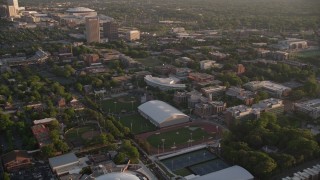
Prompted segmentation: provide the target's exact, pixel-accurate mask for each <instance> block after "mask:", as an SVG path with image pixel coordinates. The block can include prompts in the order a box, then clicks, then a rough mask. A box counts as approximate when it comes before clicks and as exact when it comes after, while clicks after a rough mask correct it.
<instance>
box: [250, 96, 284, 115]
mask: <svg viewBox="0 0 320 180" xmlns="http://www.w3.org/2000/svg"><path fill="white" fill-rule="evenodd" d="M252 108H256V109H260V110H261V112H271V113H274V114H282V113H283V112H284V104H283V101H282V100H281V99H275V98H270V99H265V100H262V101H259V103H257V104H253V105H252Z"/></svg>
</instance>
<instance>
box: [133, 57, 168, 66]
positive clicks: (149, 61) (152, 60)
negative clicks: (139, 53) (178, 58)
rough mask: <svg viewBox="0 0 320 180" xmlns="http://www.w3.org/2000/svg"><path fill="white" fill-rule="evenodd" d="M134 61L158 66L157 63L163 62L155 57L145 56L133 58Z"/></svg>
mask: <svg viewBox="0 0 320 180" xmlns="http://www.w3.org/2000/svg"><path fill="white" fill-rule="evenodd" d="M135 60H136V61H138V62H140V63H141V64H143V65H145V66H150V67H152V66H158V65H162V64H163V62H162V61H161V60H159V59H158V58H156V57H147V58H140V59H139V58H138V59H135Z"/></svg>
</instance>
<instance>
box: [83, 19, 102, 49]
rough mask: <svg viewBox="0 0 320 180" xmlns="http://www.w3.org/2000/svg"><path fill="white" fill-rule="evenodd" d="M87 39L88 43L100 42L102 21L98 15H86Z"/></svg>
mask: <svg viewBox="0 0 320 180" xmlns="http://www.w3.org/2000/svg"><path fill="white" fill-rule="evenodd" d="M86 39H87V42H88V43H92V42H100V22H99V18H98V17H86Z"/></svg>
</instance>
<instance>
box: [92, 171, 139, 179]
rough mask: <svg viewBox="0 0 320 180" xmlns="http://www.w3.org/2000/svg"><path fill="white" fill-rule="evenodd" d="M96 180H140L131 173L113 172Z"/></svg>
mask: <svg viewBox="0 0 320 180" xmlns="http://www.w3.org/2000/svg"><path fill="white" fill-rule="evenodd" d="M95 179H96V180H140V179H139V178H138V177H137V176H135V175H133V174H129V173H120V172H113V173H108V174H104V175H102V176H99V177H97V178H95Z"/></svg>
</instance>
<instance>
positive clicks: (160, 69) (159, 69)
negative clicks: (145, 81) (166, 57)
mask: <svg viewBox="0 0 320 180" xmlns="http://www.w3.org/2000/svg"><path fill="white" fill-rule="evenodd" d="M175 68H176V67H175V66H173V65H170V64H166V65H162V66H155V67H154V71H155V72H156V73H158V74H161V75H169V74H171V73H174V72H175Z"/></svg>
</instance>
